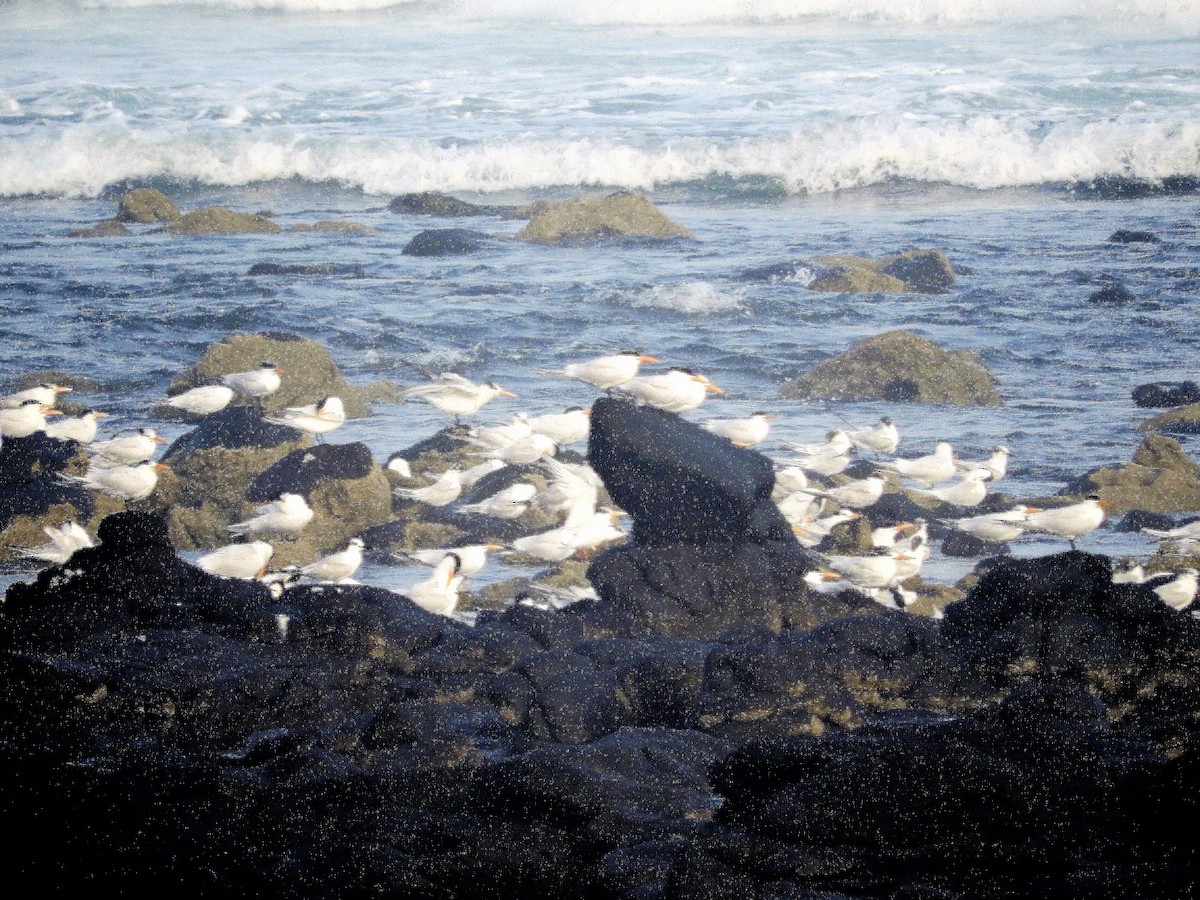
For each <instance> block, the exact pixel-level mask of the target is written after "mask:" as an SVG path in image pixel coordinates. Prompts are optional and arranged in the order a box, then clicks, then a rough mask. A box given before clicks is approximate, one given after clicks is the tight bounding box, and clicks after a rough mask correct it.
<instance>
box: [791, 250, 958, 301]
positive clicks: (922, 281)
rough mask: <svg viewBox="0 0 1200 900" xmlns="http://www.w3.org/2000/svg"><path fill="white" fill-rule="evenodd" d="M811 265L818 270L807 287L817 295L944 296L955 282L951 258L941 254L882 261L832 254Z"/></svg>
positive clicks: (917, 253)
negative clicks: (833, 293) (909, 294)
mask: <svg viewBox="0 0 1200 900" xmlns="http://www.w3.org/2000/svg"><path fill="white" fill-rule="evenodd" d="M809 263H810V264H811V265H813V266H815V267H817V269H818V270H819V271H818V274H817V277H816V278H814V279H813V280H812V281H811V282H810V283H809V285H808V287H809V289H810V290H814V291H827V292H837V293H870V294H895V293H900V292H902V291H914V292H917V293H923V294H944V293H946V292H947V291H949V290H950V289H951V288H952V287H953V286H954V279H955V276H954V266H953V265H952V264H951V263H950V258H949V257H947V256H946V254H945V253H943V252H942V251H940V250H908V251H905V252H904V253H893V254H891V255H889V256H884V257H880V258H879V259H869V258H867V257H864V256H852V255H850V254H843V253H831V254H826V255H824V256H818V257H816V258H814V259H812V260H809Z"/></svg>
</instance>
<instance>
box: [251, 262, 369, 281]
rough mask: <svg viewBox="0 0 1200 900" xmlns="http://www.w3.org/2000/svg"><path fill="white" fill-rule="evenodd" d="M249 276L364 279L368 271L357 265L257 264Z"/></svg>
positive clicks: (252, 267) (253, 266)
mask: <svg viewBox="0 0 1200 900" xmlns="http://www.w3.org/2000/svg"><path fill="white" fill-rule="evenodd" d="M246 274H247V275H252V276H255V275H340V276H344V277H347V278H362V277H363V276H364V275H366V269H364V268H363V267H362V266H360V265H358V264H357V263H255V264H254V265H252V266H251V267H250V270H249V271H248V272H247V273H246Z"/></svg>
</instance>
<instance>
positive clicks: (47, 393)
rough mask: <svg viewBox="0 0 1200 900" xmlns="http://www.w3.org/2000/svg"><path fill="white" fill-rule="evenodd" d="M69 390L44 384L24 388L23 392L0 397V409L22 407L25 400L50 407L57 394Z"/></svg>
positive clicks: (59, 385)
mask: <svg viewBox="0 0 1200 900" xmlns="http://www.w3.org/2000/svg"><path fill="white" fill-rule="evenodd" d="M70 390H71V388H69V387H64V386H63V385H61V384H51V383H48V382H45V383H42V384H39V385H37V386H36V387H31V388H26V389H25V390H23V391H17V392H15V393H12V394H6V395H5V396H3V397H0V409H16V408H17V407H19V406H22V405H24V404H25V402H26V401H27V400H36V401H37V402H38V404H39V405H41V406H50V407H52V406H54V404H55V402H56V401H57V400H58V395H59V394H65V393H67V392H69V391H70Z"/></svg>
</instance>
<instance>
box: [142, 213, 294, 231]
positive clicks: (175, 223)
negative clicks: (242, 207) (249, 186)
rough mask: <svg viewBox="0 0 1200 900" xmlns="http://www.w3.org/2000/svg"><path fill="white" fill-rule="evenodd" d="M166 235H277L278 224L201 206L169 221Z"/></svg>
mask: <svg viewBox="0 0 1200 900" xmlns="http://www.w3.org/2000/svg"><path fill="white" fill-rule="evenodd" d="M163 230H164V231H165V232H167V234H186V235H197V234H278V233H279V232H281V231H283V228H281V227H280V226H279V225H278V224H276V223H275V222H272V221H271V220H270V219H269V218H267V217H266V216H263V215H257V214H251V213H243V212H237V211H236V210H232V209H226V208H225V207H223V206H203V207H201V208H200V209H194V210H192V211H191V212H188V213H184V214H183V215H181V216H180V217H179V218H177V219H173V220H172V221H170V222H169V223H168V224H167V225H166V227H165V228H164V229H163Z"/></svg>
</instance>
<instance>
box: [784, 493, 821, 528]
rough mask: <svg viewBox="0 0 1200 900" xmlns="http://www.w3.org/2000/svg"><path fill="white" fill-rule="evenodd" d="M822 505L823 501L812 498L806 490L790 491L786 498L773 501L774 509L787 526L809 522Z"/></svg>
mask: <svg viewBox="0 0 1200 900" xmlns="http://www.w3.org/2000/svg"><path fill="white" fill-rule="evenodd" d="M824 505H825V501H824V500H822V499H821V498H820V497H814V496H813V495H812V494H811V493H809V492H808V491H807V490H800V491H792V493H790V494H788V495H787V496H786V497H781V498H780V499H778V500H776V501H775V508H776V509H778V510H779V513H780V515H782V516H783V518H784V520H785V521H786V522H787V523H788V524H789V525H803V524H804V523H805V522H811V521H812V520H813V518H814V517H815V516H817V515H818V514H819V513H820V512H821V508H822V507H823V506H824Z"/></svg>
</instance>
